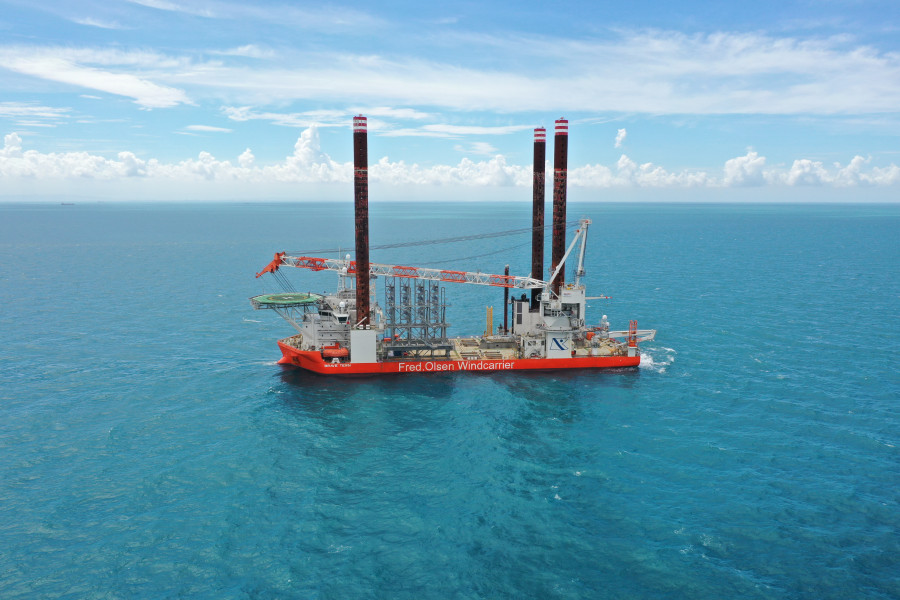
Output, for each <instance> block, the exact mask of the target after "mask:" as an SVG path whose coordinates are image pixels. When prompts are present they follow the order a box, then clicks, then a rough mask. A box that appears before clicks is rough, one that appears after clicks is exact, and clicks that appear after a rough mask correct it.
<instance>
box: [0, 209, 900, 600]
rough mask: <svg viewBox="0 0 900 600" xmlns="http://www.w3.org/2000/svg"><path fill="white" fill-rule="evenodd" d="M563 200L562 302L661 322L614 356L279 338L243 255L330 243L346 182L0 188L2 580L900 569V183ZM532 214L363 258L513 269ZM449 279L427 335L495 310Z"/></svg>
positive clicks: (815, 579) (274, 581) (462, 226)
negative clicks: (391, 374)
mask: <svg viewBox="0 0 900 600" xmlns="http://www.w3.org/2000/svg"><path fill="white" fill-rule="evenodd" d="M568 212H569V216H570V218H578V217H579V216H583V215H584V216H589V217H590V218H592V219H593V221H594V223H593V226H592V228H591V232H590V235H589V247H588V260H587V271H588V274H587V285H588V291H589V293H590V294H591V295H600V294H606V295H609V296H611V297H612V299H611V300H607V301H594V302H592V305H591V307H590V311H591V313H590V320H591V321H592V322H597V321H599V318H600V315H601V314H608V315H609V318H610V322H611V324H612V326H613V327H616V328H624V327H625V326H626V324H627V320H628V319H631V318H635V319H638V321H639V325H640V327H642V328H656V329H658V330H659V334H658V336H657V340H656V341H654V342H652V343H649V344H646V345H645V346H644V348H643V350H644V353H645V360H644V364H643V365H642V367H641V368H639V369H633V370H624V371H618V372H576V373H566V374H560V373H549V374H509V373H497V374H435V375H421V376H415V375H411V376H406V377H403V378H393V379H390V378H389V379H382V378H364V379H356V380H351V381H347V380H333V379H327V378H322V377H318V376H313V375H309V374H304V373H302V372H297V371H290V370H284V369H283V368H282V367H279V366H277V365H276V364H275V361H276V360H277V358H278V357H279V352H278V350H277V347H276V346H275V340H276V339H278V338H280V337H284V336H285V335H288V334H289V333H290V332H291V329H290V326H289V325H287V324H286V323H285V322H283V321H282V320H281V319H279V318H278V317H277V316H276V315H275V314H274V313H271V312H268V311H256V312H254V311H253V310H252V309H251V307H250V305H249V302H248V301H247V298H248V297H249V296H252V295H256V294H258V293H261V292H263V291H275V290H276V289H277V288H276V287H275V286H274V285H273V282H271V281H269V282H268V283H263V282H262V280H256V279H254V277H253V275H254V273H255V272H257V271H259V270H260V269H261V268H262V267H263V266H265V265H266V264H267V263H268V262H269V261H270V260H271V258H272V254H273V253H274V252H275V251H280V250H290V251H302V250H305V249H316V248H331V247H335V246H336V245H342V246H343V247H347V248H349V247H351V246H352V230H351V229H350V228H351V227H352V224H351V223H352V206H351V205H350V204H349V203H348V204H341V205H331V206H325V205H306V204H304V205H276V204H273V205H226V204H222V205H206V206H204V205H159V206H152V205H136V206H135V205H124V204H123V205H117V204H109V205H103V204H96V205H89V204H79V205H76V206H58V205H57V206H50V205H44V206H22V205H0V306H2V310H0V342H2V345H0V466H2V471H0V473H2V476H0V597H2V598H4V599H12V598H16V599H18V598H29V599H30V598H79V599H80V598H180V597H183V598H322V599H326V598H335V599H338V598H369V597H371V598H507V597H509V598H512V597H517V598H521V597H534V598H675V597H689V598H738V597H740V598H810V599H814V598H884V599H887V598H897V597H900V569H898V567H897V564H898V558H897V557H898V556H900V534H898V531H900V510H898V489H900V452H898V448H897V445H898V442H900V440H898V432H900V416H898V408H897V404H898V398H900V377H898V374H897V365H898V361H897V353H898V350H900V342H898V334H900V331H898V325H897V322H898V317H900V278H898V273H897V268H898V267H897V265H898V264H900V245H898V242H897V241H896V238H897V232H898V231H900V206H898V205H890V206H875V205H862V206H833V205H821V206H799V205H797V206H778V205H763V204H760V205H625V204H596V205H570V207H569V211H568ZM371 224H372V225H371V226H372V243H373V244H387V243H391V242H396V241H402V240H410V239H428V238H432V237H440V238H443V237H449V236H453V235H463V234H467V233H480V232H487V231H498V230H507V229H514V228H517V227H527V226H528V225H529V215H528V206H527V205H526V204H522V205H509V204H506V205H502V204H497V205H487V206H483V205H482V206H479V207H478V208H477V210H473V209H472V207H471V206H470V205H465V204H463V205H447V204H441V205H430V206H429V205H426V206H416V207H413V206H411V205H404V204H374V205H373V207H372V215H371ZM528 241H529V240H528V239H527V238H515V237H511V238H499V239H489V240H482V241H479V242H472V243H470V244H469V245H468V246H465V247H458V246H454V247H442V246H436V247H416V248H406V249H395V250H391V251H384V252H383V253H380V254H379V253H375V254H374V255H373V257H372V260H374V261H377V262H397V263H407V264H420V263H422V262H429V263H431V262H438V263H440V261H441V260H445V261H446V260H450V262H449V263H447V264H446V266H447V267H450V268H458V269H466V270H476V269H481V270H483V271H486V272H502V269H503V266H504V265H505V264H507V263H509V264H510V265H511V270H512V272H513V273H518V274H523V275H524V274H527V270H528V264H529V262H530V256H529V248H528ZM522 244H524V245H522ZM516 245H522V246H521V247H517V248H513V249H510V250H508V251H505V252H503V253H502V255H501V256H496V257H483V258H479V259H466V257H468V256H474V255H478V254H486V253H489V252H490V251H491V250H492V249H498V248H510V247H512V246H516ZM570 273H571V271H570ZM291 276H292V278H293V281H294V282H295V284H296V287H297V288H298V289H302V290H304V291H305V290H312V291H322V290H324V289H332V288H333V287H334V285H335V283H336V282H335V277H334V275H333V274H329V273H318V274H317V273H308V272H303V271H297V272H295V273H291ZM447 291H448V295H449V296H450V301H451V302H452V304H453V305H452V306H451V307H450V309H449V310H448V318H449V320H450V322H451V323H452V324H453V325H454V327H453V331H452V332H451V333H452V334H454V335H458V334H473V333H479V332H480V331H481V330H482V329H483V327H484V325H483V316H484V306H485V305H489V304H492V305H493V306H494V307H495V315H497V316H498V318H499V314H500V311H499V307H501V306H502V293H501V292H498V290H495V289H492V288H485V289H482V288H477V287H475V286H448V289H447Z"/></svg>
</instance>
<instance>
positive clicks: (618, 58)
mask: <svg viewBox="0 0 900 600" xmlns="http://www.w3.org/2000/svg"><path fill="white" fill-rule="evenodd" d="M356 114H363V115H365V116H367V117H368V123H369V163H370V169H369V171H370V198H371V199H372V200H373V201H377V200H409V199H417V198H430V199H446V200H453V199H462V200H482V199H497V200H516V199H519V200H523V201H530V200H531V189H530V188H531V181H532V179H531V167H532V147H533V146H532V139H533V133H532V132H533V129H534V128H535V127H546V128H547V130H548V144H547V154H548V159H549V160H550V161H552V156H553V153H552V137H553V136H552V131H553V124H554V121H555V120H556V119H558V118H566V119H568V120H569V132H570V137H569V164H568V168H569V197H570V199H573V200H608V201H628V200H650V201H667V200H677V201H694V200H696V201H703V200H717V201H728V200H737V201H741V200H752V201H846V202H883V201H888V202H896V201H897V199H898V198H900V166H898V165H900V1H898V0H799V1H795V0H758V1H756V2H733V1H721V2H719V1H697V0H693V1H692V0H683V1H682V2H670V1H641V0H635V1H631V2H621V1H619V2H606V1H594V2H579V1H575V2H547V1H546V0H545V1H541V2H534V1H530V0H524V1H520V2H484V1H479V2H470V1H466V0H462V1H457V2H452V3H442V2H433V3H423V2H415V3H413V2H408V1H399V2H388V3H379V2H371V3H362V2H344V3H337V4H328V3H320V2H316V3H312V2H287V1H284V2H270V1H257V2H253V3H238V2H218V1H194V0H74V1H73V0H66V1H57V0H45V1H42V2H34V1H33V0H29V1H23V0H0V137H2V146H0V201H22V200H26V201H27V200H46V199H50V200H58V199H59V198H60V197H62V198H67V197H71V198H76V197H77V198H101V199H113V200H129V199H133V200H179V201H183V200H188V201H189V200H240V201H252V200H261V201H269V200H335V201H340V200H346V201H352V196H353V194H352V164H351V161H352V156H351V154H352V136H351V125H352V117H353V116H354V115H356ZM547 169H548V172H552V164H550V162H548V165H547ZM548 179H551V178H548Z"/></svg>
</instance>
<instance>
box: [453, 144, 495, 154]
mask: <svg viewBox="0 0 900 600" xmlns="http://www.w3.org/2000/svg"><path fill="white" fill-rule="evenodd" d="M453 149H454V150H456V151H457V152H465V153H467V154H480V155H482V156H493V155H495V154H497V148H495V147H494V146H492V145H491V144H489V143H487V142H472V143H471V144H469V145H468V147H466V146H454V148H453Z"/></svg>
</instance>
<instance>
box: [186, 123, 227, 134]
mask: <svg viewBox="0 0 900 600" xmlns="http://www.w3.org/2000/svg"><path fill="white" fill-rule="evenodd" d="M185 129H187V130H188V131H203V132H209V133H231V132H232V131H233V130H232V129H226V128H225V127H213V126H211V125H188V126H187V127H185Z"/></svg>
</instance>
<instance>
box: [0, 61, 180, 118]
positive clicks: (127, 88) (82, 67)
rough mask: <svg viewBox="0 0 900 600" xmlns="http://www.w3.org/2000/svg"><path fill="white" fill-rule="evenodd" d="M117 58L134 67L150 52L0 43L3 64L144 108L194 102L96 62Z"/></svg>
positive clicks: (19, 70) (125, 64) (178, 91)
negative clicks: (117, 97)
mask: <svg viewBox="0 0 900 600" xmlns="http://www.w3.org/2000/svg"><path fill="white" fill-rule="evenodd" d="M117 59H118V61H119V62H120V63H124V65H123V66H125V67H131V68H133V67H134V66H135V65H136V64H138V63H141V62H144V61H146V59H147V56H146V55H144V54H143V53H139V54H137V55H128V54H126V53H121V52H115V51H114V52H94V51H89V50H88V51H78V50H68V49H61V48H46V49H35V48H26V47H19V46H7V47H0V64H2V66H3V67H5V68H7V69H9V70H12V71H16V72H18V73H22V74H25V75H31V76H34V77H39V78H41V79H46V80H49V81H56V82H59V83H65V84H69V85H74V86H78V87H83V88H88V89H93V90H98V91H102V92H107V93H110V94H115V95H118V96H125V97H128V98H132V99H133V100H134V101H135V103H137V104H139V105H141V106H143V107H145V108H168V107H172V106H177V105H178V104H190V103H191V101H190V100H189V99H188V97H187V95H186V94H185V93H184V92H183V91H182V90H179V89H176V88H173V87H169V86H166V85H162V84H159V83H155V82H153V81H150V80H149V79H147V78H144V77H141V76H138V75H136V74H133V73H129V72H121V71H119V72H117V71H113V70H110V69H108V68H99V67H97V66H93V65H103V66H104V67H106V66H109V65H110V63H115V62H117ZM122 59H126V60H124V61H123V60H122ZM122 70H124V68H123V69H122Z"/></svg>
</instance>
